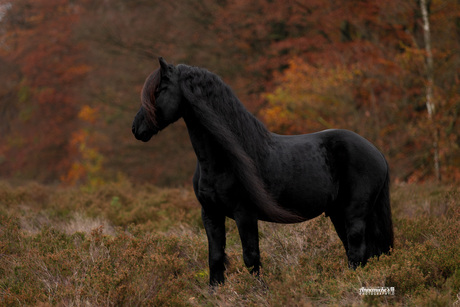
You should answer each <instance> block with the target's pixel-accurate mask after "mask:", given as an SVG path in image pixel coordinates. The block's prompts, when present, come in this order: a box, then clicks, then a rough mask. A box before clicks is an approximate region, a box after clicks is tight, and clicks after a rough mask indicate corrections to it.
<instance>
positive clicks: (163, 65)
mask: <svg viewBox="0 0 460 307" xmlns="http://www.w3.org/2000/svg"><path fill="white" fill-rule="evenodd" d="M158 61H159V62H160V67H161V75H162V76H166V74H167V73H168V71H169V65H168V63H166V61H165V59H163V58H162V57H159V58H158Z"/></svg>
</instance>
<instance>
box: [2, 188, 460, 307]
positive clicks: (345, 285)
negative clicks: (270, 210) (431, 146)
mask: <svg viewBox="0 0 460 307" xmlns="http://www.w3.org/2000/svg"><path fill="white" fill-rule="evenodd" d="M459 199H460V193H459V189H458V187H456V186H455V185H454V186H439V185H404V186H393V187H392V207H393V216H394V224H395V241H396V242H395V249H394V251H393V253H392V254H391V255H390V256H384V257H381V258H380V260H378V261H377V260H375V259H373V260H371V261H370V263H369V264H368V265H367V266H366V267H364V268H359V269H357V270H356V271H352V270H349V269H348V268H347V260H346V256H345V250H344V248H343V246H342V244H341V242H340V240H339V238H338V236H337V235H336V233H335V231H334V228H333V225H332V223H331V222H330V220H329V219H328V218H326V217H324V216H320V217H318V218H316V219H314V220H312V221H308V222H305V223H302V224H297V225H277V224H269V223H262V222H261V223H259V225H260V238H261V254H262V262H263V269H262V276H261V278H260V279H257V278H254V277H253V276H251V275H250V274H249V273H248V272H247V269H246V268H245V267H244V264H243V260H242V254H241V244H240V241H239V237H238V234H237V230H236V226H235V223H234V222H233V221H231V220H228V221H227V229H228V235H227V254H228V256H229V259H230V264H229V266H228V268H227V274H226V277H227V283H226V284H225V285H224V286H220V287H219V288H217V289H216V290H215V291H210V290H209V288H208V285H207V283H208V267H207V240H206V235H205V231H204V228H203V226H202V223H201V217H200V208H199V205H198V203H197V201H196V199H195V196H194V194H193V192H192V190H191V189H190V188H178V189H166V188H158V187H155V186H148V185H145V186H134V185H132V184H131V183H129V182H127V181H121V182H118V183H111V184H107V185H104V186H102V187H98V188H88V187H80V188H60V187H50V186H42V185H38V184H34V183H31V184H27V185H22V186H19V187H13V186H12V185H10V184H8V183H7V182H0V305H1V306H4V305H7V306H15V305H16V306H20V305H39V306H50V305H53V306H54V305H58V306H113V305H117V306H133V305H134V306H135V305H157V306H158V305H170V306H178V305H179V306H182V305H190V306H202V305H204V306H214V305H219V306H308V305H382V304H383V305H396V306H401V305H430V306H448V305H452V304H454V305H456V306H458V304H459V303H456V301H457V300H458V296H460V204H459ZM361 287H394V288H395V295H388V296H370V295H369V296H361V295H360V294H359V289H360V288H361Z"/></svg>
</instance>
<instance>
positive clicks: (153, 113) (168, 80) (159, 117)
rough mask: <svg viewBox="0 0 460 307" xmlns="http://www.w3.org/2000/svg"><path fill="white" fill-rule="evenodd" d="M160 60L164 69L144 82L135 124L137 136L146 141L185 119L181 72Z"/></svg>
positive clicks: (154, 73) (152, 74)
mask: <svg viewBox="0 0 460 307" xmlns="http://www.w3.org/2000/svg"><path fill="white" fill-rule="evenodd" d="M159 61H160V68H159V69H157V70H155V71H154V72H153V73H151V74H150V76H149V77H148V78H147V80H146V81H145V83H144V87H143V89H142V93H141V102H142V105H141V108H140V110H139V111H138V112H137V114H136V116H135V117H134V121H133V127H132V131H133V134H134V136H135V137H136V139H138V140H141V141H143V142H147V141H149V140H150V138H151V137H152V136H154V135H155V134H157V133H158V132H159V131H160V130H162V129H164V128H166V127H167V126H168V125H169V124H171V123H173V122H175V121H177V120H178V119H179V118H180V117H181V113H180V102H181V101H182V94H181V91H180V87H179V84H178V79H179V73H178V70H177V68H176V67H174V66H173V65H171V64H168V63H166V61H165V60H164V59H163V58H159Z"/></svg>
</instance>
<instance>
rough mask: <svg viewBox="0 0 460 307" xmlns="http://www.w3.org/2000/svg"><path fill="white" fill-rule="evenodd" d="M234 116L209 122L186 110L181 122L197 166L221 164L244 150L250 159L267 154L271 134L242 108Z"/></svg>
mask: <svg viewBox="0 0 460 307" xmlns="http://www.w3.org/2000/svg"><path fill="white" fill-rule="evenodd" d="M238 103H239V102H238ZM234 113H235V114H228V115H227V116H226V118H220V121H215V120H214V121H209V118H208V116H203V114H200V115H198V114H196V110H194V109H193V108H191V107H189V108H187V111H186V112H185V114H184V120H185V123H186V125H187V129H188V132H189V135H190V140H191V142H192V145H193V148H194V150H195V153H196V155H197V158H198V161H199V162H200V163H202V164H203V163H214V162H216V161H219V163H221V162H222V159H226V157H227V158H228V157H229V155H228V153H230V156H231V155H235V152H234V151H235V150H243V151H244V152H245V153H246V155H247V156H249V157H251V158H252V159H258V158H260V156H261V155H263V154H264V153H265V152H267V151H268V149H267V148H268V143H269V137H270V134H269V132H268V131H267V130H266V129H265V127H264V126H263V125H261V123H260V122H258V121H257V119H255V118H254V117H253V116H252V115H251V114H250V113H249V112H248V111H246V109H244V107H241V109H235V112H234ZM208 115H210V114H208ZM213 116H216V114H213Z"/></svg>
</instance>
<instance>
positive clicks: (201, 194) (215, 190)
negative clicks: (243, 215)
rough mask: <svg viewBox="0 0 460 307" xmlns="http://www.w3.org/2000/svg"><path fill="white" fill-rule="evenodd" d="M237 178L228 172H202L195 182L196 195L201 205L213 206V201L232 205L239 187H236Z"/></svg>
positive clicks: (239, 191) (238, 192) (240, 192)
mask: <svg viewBox="0 0 460 307" xmlns="http://www.w3.org/2000/svg"><path fill="white" fill-rule="evenodd" d="M237 185H238V184H237V180H236V178H235V176H234V175H233V174H231V173H230V174H229V173H206V172H202V173H201V174H200V177H199V179H198V180H197V183H196V194H197V195H196V196H197V198H198V200H199V201H200V203H201V205H202V206H204V207H206V206H213V205H214V204H215V203H220V204H224V205H225V204H228V205H232V204H233V203H234V202H235V200H236V198H237V197H238V195H239V194H242V191H241V189H238V188H237Z"/></svg>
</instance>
